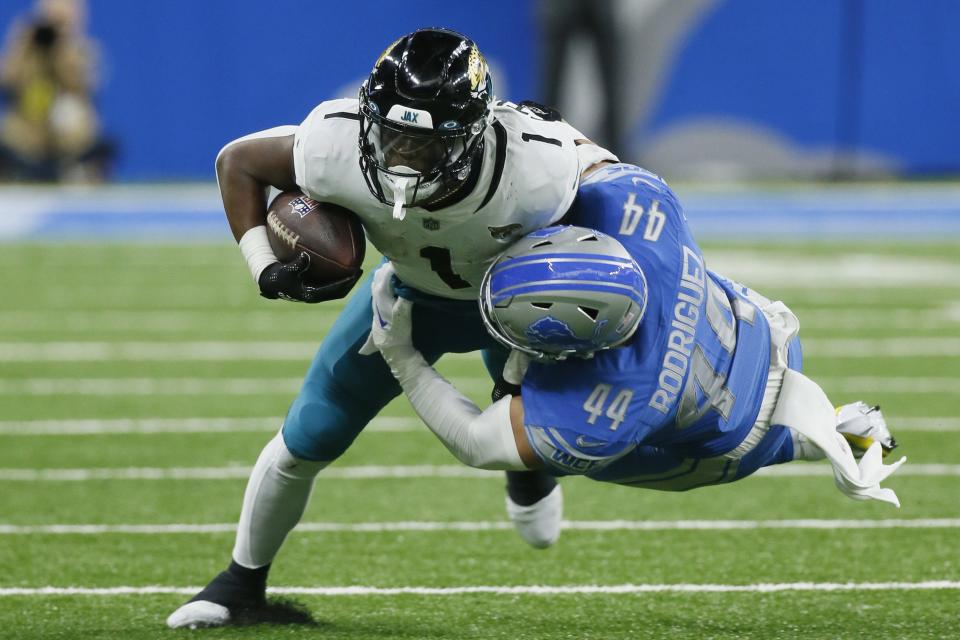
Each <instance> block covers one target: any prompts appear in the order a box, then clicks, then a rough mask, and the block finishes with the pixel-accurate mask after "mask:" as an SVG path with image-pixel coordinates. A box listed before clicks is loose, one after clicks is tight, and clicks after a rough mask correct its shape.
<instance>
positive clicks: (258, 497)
mask: <svg viewBox="0 0 960 640" xmlns="http://www.w3.org/2000/svg"><path fill="white" fill-rule="evenodd" d="M328 464H330V463H329V462H314V461H312V460H303V459H301V458H297V457H296V456H294V455H293V454H292V453H290V450H289V449H287V446H286V445H285V444H284V443H283V434H282V433H278V434H277V435H276V436H275V437H274V438H273V440H271V441H270V442H268V443H267V446H266V447H264V448H263V451H262V452H260V457H259V458H257V463H256V464H255V465H254V467H253V471H252V472H251V473H250V480H249V481H247V490H246V492H245V493H244V495H243V509H242V510H241V511H240V523H239V524H238V525H237V540H236V543H235V544H234V547H233V559H234V561H236V563H237V564H239V565H241V566H244V567H247V568H248V569H257V568H259V567H263V566H265V565H268V564H270V563H271V562H273V558H274V557H275V556H276V555H277V552H278V551H279V550H280V545H282V544H283V541H284V540H285V539H286V537H287V534H288V533H290V531H291V530H292V529H293V528H294V527H295V526H296V525H297V523H298V522H299V521H300V517H301V516H302V515H303V511H304V509H306V507H307V500H309V499H310V491H311V490H312V489H313V480H314V478H316V476H317V473H319V471H320V470H321V469H323V468H324V467H325V466H327V465H328Z"/></svg>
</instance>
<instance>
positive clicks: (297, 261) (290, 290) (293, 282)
mask: <svg viewBox="0 0 960 640" xmlns="http://www.w3.org/2000/svg"><path fill="white" fill-rule="evenodd" d="M309 268H310V255H309V254H308V253H306V252H301V253H300V255H298V256H297V257H296V258H294V259H293V260H291V261H290V262H274V263H273V264H271V265H270V266H269V267H267V268H266V269H264V270H263V273H261V274H260V279H259V280H258V281H257V284H258V285H260V295H261V296H263V297H264V298H269V299H270V300H276V299H277V298H283V299H284V300H292V301H294V302H308V303H311V304H312V303H314V302H323V301H324V300H337V299H339V298H342V297H344V296H345V295H347V294H348V293H349V292H350V289H352V288H353V285H354V283H356V281H357V280H358V279H359V278H360V274H361V273H362V272H359V271H358V272H357V274H356V275H352V276H348V277H346V278H343V279H341V280H336V281H334V282H331V283H330V284H325V285H321V286H313V285H309V284H307V283H305V282H304V281H303V274H304V273H306V271H307V269H309Z"/></svg>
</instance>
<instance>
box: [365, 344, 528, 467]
mask: <svg viewBox="0 0 960 640" xmlns="http://www.w3.org/2000/svg"><path fill="white" fill-rule="evenodd" d="M388 352H389V355H388V354H384V358H385V359H386V360H387V364H389V365H390V369H391V370H392V371H393V375H394V376H395V377H396V378H397V380H398V381H399V382H400V386H401V387H402V388H403V392H404V393H405V394H406V396H407V398H408V399H409V400H410V404H411V405H413V408H414V410H415V411H416V412H417V415H419V416H420V418H421V419H422V420H423V422H424V423H425V424H426V425H427V427H429V428H430V430H431V431H433V433H434V434H435V435H436V436H437V438H439V439H440V441H441V442H442V443H443V444H444V446H446V447H447V449H449V450H450V453H452V454H453V455H454V456H456V458H457V460H459V461H460V462H462V463H464V464H466V465H469V466H471V467H476V468H478V469H497V470H507V471H526V470H527V467H526V465H524V464H523V461H522V460H521V459H520V453H519V452H518V451H517V442H516V440H515V438H514V435H513V426H512V425H511V423H510V398H511V396H507V397H505V398H502V399H500V400H498V401H497V402H495V403H493V404H492V405H490V406H489V407H488V408H487V409H486V410H485V411H481V410H480V408H479V407H478V406H477V405H475V404H474V403H473V402H472V401H471V400H470V399H469V398H467V397H466V396H464V395H463V394H462V393H460V392H459V391H457V389H456V388H454V386H453V385H452V384H450V383H449V382H447V381H446V380H445V379H444V378H443V376H441V375H440V374H439V373H437V372H436V371H435V370H434V369H433V367H431V366H430V365H428V364H427V362H426V360H424V359H423V356H421V355H420V353H419V352H418V351H416V350H415V349H413V348H412V347H408V348H406V349H393V350H388Z"/></svg>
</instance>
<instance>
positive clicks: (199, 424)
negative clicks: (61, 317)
mask: <svg viewBox="0 0 960 640" xmlns="http://www.w3.org/2000/svg"><path fill="white" fill-rule="evenodd" d="M282 419H283V418H282V416H265V417H262V418H214V417H211V418H113V419H103V420H98V419H80V420H6V421H0V435H16V436H45V435H55V436H63V435H67V436H71V435H77V436H81V435H95V434H108V433H110V434H131V433H256V432H264V433H266V432H273V431H276V430H277V429H278V428H279V425H280V422H281V421H282ZM887 422H888V423H889V424H891V425H894V431H895V432H897V433H899V432H902V431H933V432H939V431H960V418H955V417H947V416H931V417H899V416H888V417H887ZM364 431H372V432H378V433H379V432H392V433H410V432H422V433H427V431H426V427H424V426H423V424H422V423H421V422H420V419H419V418H413V417H401V416H380V417H377V418H374V419H373V421H372V422H371V423H370V424H369V425H367V427H366V428H365V429H364Z"/></svg>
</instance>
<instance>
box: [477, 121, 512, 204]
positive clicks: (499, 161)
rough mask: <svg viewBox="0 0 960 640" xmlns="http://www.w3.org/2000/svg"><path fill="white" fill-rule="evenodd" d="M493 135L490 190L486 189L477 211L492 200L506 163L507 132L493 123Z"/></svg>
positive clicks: (499, 124) (499, 125)
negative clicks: (495, 150) (493, 155)
mask: <svg viewBox="0 0 960 640" xmlns="http://www.w3.org/2000/svg"><path fill="white" fill-rule="evenodd" d="M493 133H494V137H495V142H496V145H497V156H496V159H495V160H494V163H493V177H492V178H491V179H490V188H489V189H487V195H485V196H483V202H481V203H480V206H479V207H477V209H476V211H474V213H476V212H477V211H480V209H483V208H484V207H485V206H487V203H488V202H490V200H491V199H492V198H493V194H495V193H496V192H497V187H499V186H500V178H501V177H502V176H503V165H505V164H506V163H507V130H506V129H505V128H504V126H503V124H501V123H499V122H494V123H493Z"/></svg>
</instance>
